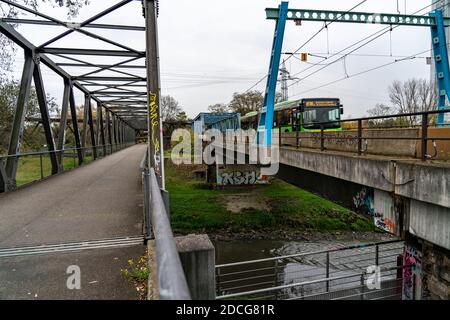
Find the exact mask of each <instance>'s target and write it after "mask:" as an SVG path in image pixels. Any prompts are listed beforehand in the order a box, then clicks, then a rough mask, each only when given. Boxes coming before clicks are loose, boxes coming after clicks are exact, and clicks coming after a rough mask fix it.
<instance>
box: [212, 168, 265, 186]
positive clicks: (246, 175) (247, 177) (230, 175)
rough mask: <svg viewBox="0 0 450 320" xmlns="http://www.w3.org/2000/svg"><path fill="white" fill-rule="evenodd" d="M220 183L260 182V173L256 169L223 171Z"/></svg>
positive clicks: (242, 183)
mask: <svg viewBox="0 0 450 320" xmlns="http://www.w3.org/2000/svg"><path fill="white" fill-rule="evenodd" d="M218 178H219V179H218V180H219V181H218V184H221V185H245V184H256V183H258V181H259V180H258V173H257V172H256V171H244V172H241V171H233V172H222V173H221V174H220V175H219V177H218Z"/></svg>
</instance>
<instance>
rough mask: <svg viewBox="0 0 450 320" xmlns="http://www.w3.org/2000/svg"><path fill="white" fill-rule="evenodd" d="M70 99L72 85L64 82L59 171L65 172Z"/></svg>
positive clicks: (59, 140)
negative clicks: (65, 146) (65, 147)
mask: <svg viewBox="0 0 450 320" xmlns="http://www.w3.org/2000/svg"><path fill="white" fill-rule="evenodd" d="M69 99H70V83H69V80H66V79H65V80H64V94H63V101H62V109H61V119H60V122H59V134H58V150H60V151H59V152H58V162H59V168H58V171H59V172H62V171H64V151H63V150H64V145H65V142H66V128H67V113H68V110H69Z"/></svg>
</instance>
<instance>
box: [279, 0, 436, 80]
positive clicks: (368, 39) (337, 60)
mask: <svg viewBox="0 0 450 320" xmlns="http://www.w3.org/2000/svg"><path fill="white" fill-rule="evenodd" d="M441 1H442V0H437V1H435V2H433V3H431V4H430V5H427V6H425V7H423V8H421V9H419V10H417V11H415V12H413V13H412V14H417V13H419V12H420V11H422V10H425V9H426V8H428V7H430V6H432V5H434V4H436V3H438V2H441ZM443 6H444V5H441V6H440V7H438V8H436V9H440V8H442V7H443ZM425 14H427V13H425ZM425 14H423V15H425ZM400 26H401V25H396V26H394V27H392V26H388V27H385V28H383V29H380V30H378V31H376V32H374V33H372V34H370V35H369V36H367V37H365V38H363V39H361V40H359V41H357V42H355V43H353V44H351V45H350V46H347V47H345V48H344V49H342V50H340V51H338V52H337V53H334V54H333V55H331V56H329V57H327V58H326V59H329V58H332V57H334V56H336V55H338V54H341V53H342V52H344V51H346V50H348V49H350V48H352V47H354V46H355V45H358V44H359V43H361V42H364V41H366V40H367V41H366V42H365V43H363V44H362V45H360V46H358V47H356V48H355V49H352V50H351V51H349V52H347V53H345V54H343V55H342V56H341V57H338V58H337V59H335V60H333V61H331V62H329V63H327V64H325V65H324V64H323V63H322V62H323V61H321V62H320V63H321V64H322V66H323V67H322V68H319V69H317V70H315V71H313V72H311V73H310V74H308V75H306V76H305V77H303V78H300V79H299V80H297V81H295V82H293V83H291V84H290V85H289V86H288V87H291V86H293V85H296V84H298V83H299V82H301V81H303V80H305V79H307V78H309V77H310V76H312V75H314V74H316V73H318V72H320V71H322V70H323V69H325V68H327V67H329V66H330V65H333V64H335V63H336V62H339V61H341V60H342V59H345V57H346V56H348V55H349V54H352V53H353V52H355V51H357V50H359V49H361V48H362V47H364V46H366V45H367V44H369V43H371V42H372V41H375V40H376V39H378V38H380V37H381V36H383V35H384V34H386V33H387V32H389V31H392V30H393V29H395V28H398V27H400ZM371 37H373V38H372V39H371ZM317 65H319V64H314V65H311V66H309V67H308V68H306V69H304V70H301V71H299V72H297V73H295V74H294V77H295V76H298V75H299V74H302V73H304V72H306V71H308V70H310V69H312V68H313V67H315V66H317Z"/></svg>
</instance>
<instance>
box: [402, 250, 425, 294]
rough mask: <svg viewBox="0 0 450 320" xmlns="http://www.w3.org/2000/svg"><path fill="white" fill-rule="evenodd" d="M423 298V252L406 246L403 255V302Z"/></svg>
mask: <svg viewBox="0 0 450 320" xmlns="http://www.w3.org/2000/svg"><path fill="white" fill-rule="evenodd" d="M421 297H422V252H421V251H419V250H418V249H417V248H415V247H414V246H411V245H409V244H405V250H404V254H403V300H420V298H421Z"/></svg>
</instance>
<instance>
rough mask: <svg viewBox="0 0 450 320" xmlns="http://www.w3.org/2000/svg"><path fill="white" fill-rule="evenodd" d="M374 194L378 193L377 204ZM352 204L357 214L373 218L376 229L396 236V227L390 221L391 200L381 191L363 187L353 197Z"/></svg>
mask: <svg viewBox="0 0 450 320" xmlns="http://www.w3.org/2000/svg"><path fill="white" fill-rule="evenodd" d="M375 192H378V197H377V203H375ZM353 204H354V206H355V208H356V209H357V210H358V211H359V212H361V213H364V214H368V215H370V216H371V217H373V221H374V224H375V226H376V227H377V228H380V229H382V230H384V231H386V232H390V233H393V234H396V232H397V225H396V223H395V222H394V221H393V220H392V219H390V218H392V213H391V212H393V209H394V208H392V198H390V196H389V195H385V194H383V191H375V190H374V189H373V188H367V187H363V188H362V189H361V190H360V191H359V192H358V193H357V194H356V195H355V196H354V197H353ZM386 216H388V217H390V218H388V217H386Z"/></svg>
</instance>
